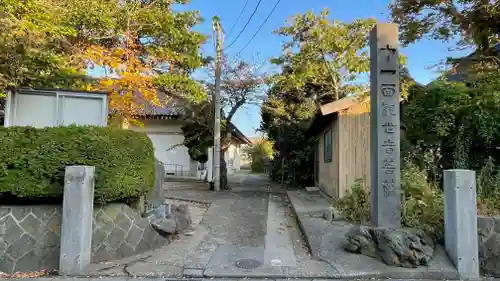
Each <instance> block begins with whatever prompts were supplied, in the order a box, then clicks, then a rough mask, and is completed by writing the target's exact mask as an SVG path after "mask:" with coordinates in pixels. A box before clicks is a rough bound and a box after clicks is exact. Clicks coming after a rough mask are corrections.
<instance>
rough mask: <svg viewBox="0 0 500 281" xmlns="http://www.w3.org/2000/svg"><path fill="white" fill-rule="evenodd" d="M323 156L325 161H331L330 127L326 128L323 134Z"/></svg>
mask: <svg viewBox="0 0 500 281" xmlns="http://www.w3.org/2000/svg"><path fill="white" fill-rule="evenodd" d="M323 143H324V144H323V146H324V147H323V153H324V155H323V157H324V159H325V163H329V162H332V129H328V131H326V132H325V135H324V136H323Z"/></svg>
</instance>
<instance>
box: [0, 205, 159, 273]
mask: <svg viewBox="0 0 500 281" xmlns="http://www.w3.org/2000/svg"><path fill="white" fill-rule="evenodd" d="M2 224H5V235H4V237H3V238H4V243H5V245H0V251H1V252H0V271H2V272H6V273H13V272H17V271H35V270H40V269H47V270H53V269H58V267H59V252H60V245H61V241H60V239H61V238H60V233H61V206H59V205H43V206H42V205H33V206H1V207H0V225H2ZM92 226H93V231H92V262H93V263H97V262H102V261H109V260H117V259H121V258H124V257H128V256H131V255H135V254H139V253H143V252H146V251H149V250H152V249H155V248H160V247H162V246H163V245H165V244H166V243H167V239H166V238H164V237H162V236H160V235H159V234H158V233H157V232H156V231H155V230H154V229H153V228H152V227H151V226H150V223H149V220H148V219H146V218H142V217H141V216H139V214H137V213H136V212H135V211H134V210H133V209H131V208H130V207H129V206H127V205H125V204H109V205H104V206H95V207H94V214H93V221H92ZM2 246H3V247H2ZM2 249H3V250H2Z"/></svg>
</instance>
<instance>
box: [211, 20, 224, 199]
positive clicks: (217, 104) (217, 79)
mask: <svg viewBox="0 0 500 281" xmlns="http://www.w3.org/2000/svg"><path fill="white" fill-rule="evenodd" d="M213 25H214V32H215V33H216V34H215V35H216V37H215V38H216V42H215V43H216V57H215V93H214V111H215V112H214V121H215V123H214V154H215V155H214V162H215V163H214V189H215V191H220V160H221V159H220V157H221V155H220V151H221V143H220V142H221V139H220V110H221V104H220V76H221V58H222V34H221V33H222V30H221V28H220V21H219V19H218V18H217V17H214V18H213Z"/></svg>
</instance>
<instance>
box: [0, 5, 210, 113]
mask: <svg viewBox="0 0 500 281" xmlns="http://www.w3.org/2000/svg"><path fill="white" fill-rule="evenodd" d="M186 3H187V1H185V0H175V1H171V0H154V1H153V0H126V1H120V0H111V1H109V0H26V1H13V0H0V35H1V36H0V37H1V38H2V39H0V87H1V88H2V89H4V88H5V87H6V86H40V85H41V86H45V87H51V86H54V87H58V86H62V87H71V88H73V87H80V88H85V89H98V90H105V91H107V92H109V93H110V94H109V97H110V106H111V108H112V109H114V110H115V112H116V113H117V114H118V115H123V116H125V117H131V116H133V115H134V114H136V113H138V112H139V111H140V110H141V109H142V108H143V106H144V105H145V104H147V103H152V104H155V105H161V104H162V103H164V102H165V99H161V98H159V96H158V93H159V92H160V91H161V92H164V93H165V94H166V95H164V96H166V97H169V96H170V95H174V94H176V95H181V94H182V95H183V96H187V97H189V98H192V99H195V100H199V99H203V98H204V91H203V89H202V88H201V86H200V85H198V84H196V83H195V82H194V81H192V79H190V78H189V74H190V73H191V71H193V69H195V68H196V67H198V66H200V65H202V63H203V58H202V57H201V55H200V51H199V49H200V46H201V44H202V43H203V42H204V40H205V36H204V35H202V34H200V33H199V32H195V31H193V30H192V27H193V26H194V25H196V24H197V23H199V22H200V20H201V19H200V17H199V15H198V12H196V11H194V12H191V11H187V12H175V11H174V10H173V9H172V6H173V5H174V4H186ZM93 66H97V67H99V69H101V71H100V72H101V73H100V74H101V75H100V77H98V78H97V79H82V78H83V77H85V76H86V72H87V69H88V68H89V67H93Z"/></svg>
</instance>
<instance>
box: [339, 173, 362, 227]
mask: <svg viewBox="0 0 500 281" xmlns="http://www.w3.org/2000/svg"><path fill="white" fill-rule="evenodd" d="M334 205H335V207H336V208H337V209H338V210H339V211H340V213H341V214H342V216H343V217H344V219H346V220H347V221H351V222H357V223H364V222H368V221H370V191H369V190H368V188H366V187H365V186H364V185H363V181H362V180H356V181H355V182H354V184H353V185H352V186H351V188H350V189H349V190H348V191H347V195H346V196H344V197H343V198H340V199H337V200H335V203H334Z"/></svg>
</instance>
